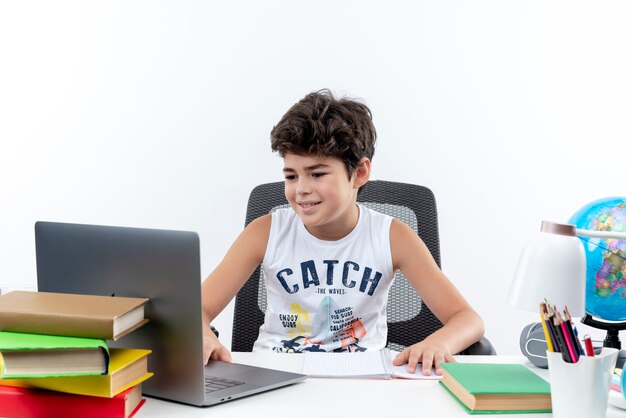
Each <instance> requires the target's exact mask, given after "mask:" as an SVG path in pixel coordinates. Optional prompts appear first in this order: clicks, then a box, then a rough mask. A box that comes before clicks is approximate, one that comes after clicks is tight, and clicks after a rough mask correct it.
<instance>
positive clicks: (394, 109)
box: [0, 0, 626, 354]
mask: <svg viewBox="0 0 626 418" xmlns="http://www.w3.org/2000/svg"><path fill="white" fill-rule="evenodd" d="M625 19H626V3H624V2H622V1H596V2H581V1H571V0H567V1H549V0H541V1H527V0H524V1H521V0H520V1H485V0H480V1H476V0H474V1H465V0H458V1H411V2H408V1H407V2H400V1H396V2H383V1H361V0H353V1H352V0H351V1H328V0H320V1H316V2H293V1H277V0H265V1H262V2H257V1H252V0H250V1H244V0H239V1H228V2H226V1H219V2H218V1H180V0H177V1H174V0H171V1H107V2H85V1H54V2H49V1H18V0H15V1H3V2H2V3H0V139H1V145H0V195H1V197H2V203H1V205H0V257H1V259H0V285H1V286H2V287H9V288H11V287H13V288H15V287H17V288H33V287H34V286H35V285H36V271H35V254H34V234H33V224H34V222H35V221H36V220H53V221H62V222H77V223H97V224H112V225H125V226H139V227H155V228H169V229H186V230H195V231H198V232H199V233H200V236H201V240H202V263H203V267H202V269H203V276H204V275H206V274H208V273H209V272H210V271H211V269H212V268H213V267H214V266H215V265H216V263H217V262H218V261H219V260H220V258H221V256H222V255H223V253H224V252H225V251H226V249H227V248H228V246H229V245H230V243H231V241H232V240H233V239H234V238H235V236H236V235H237V233H238V232H239V231H240V230H241V227H242V225H243V220H244V214H245V206H246V200H247V196H248V193H249V192H250V190H251V189H252V187H253V186H254V185H256V184H258V183H261V182H266V181H275V180H280V179H281V172H280V170H281V167H282V165H281V160H280V158H279V157H278V156H276V155H273V154H272V153H271V152H270V148H269V131H270V130H271V128H272V127H273V126H274V124H275V123H276V122H277V121H278V119H279V118H280V117H281V116H282V114H283V113H284V112H285V111H286V110H287V109H288V108H289V106H291V104H293V103H294V102H295V101H297V100H299V99H300V98H301V97H302V96H304V95H305V94H306V93H308V92H310V91H312V90H317V89H319V88H323V87H329V88H331V89H333V90H334V91H335V92H337V93H339V94H342V93H347V94H349V95H351V96H354V97H360V98H363V99H364V100H365V102H366V103H367V104H368V105H369V106H370V107H371V109H372V111H373V115H374V121H375V123H376V126H377V129H378V134H379V145H378V148H377V152H376V156H375V158H374V160H373V163H374V165H373V177H374V178H376V179H388V180H401V181H405V182H414V183H419V184H423V185H426V186H428V187H430V188H431V189H432V190H433V191H434V192H435V194H436V196H437V199H438V205H439V210H440V236H441V247H442V261H443V269H444V271H445V273H446V274H447V275H448V276H449V277H450V278H451V279H452V280H453V281H454V282H455V283H456V284H457V286H458V287H459V288H460V290H461V291H462V292H463V293H464V294H465V295H466V297H467V298H468V300H469V301H470V302H471V303H472V304H473V306H474V307H475V308H476V309H477V310H478V312H479V313H480V314H481V315H482V316H483V317H484V319H485V322H486V325H487V336H488V337H489V338H490V339H491V340H492V341H493V342H494V344H495V345H496V347H497V349H498V351H499V352H500V353H504V354H511V353H518V348H517V339H518V335H519V331H520V330H521V328H522V327H523V325H524V324H526V323H528V322H531V321H535V320H536V315H534V314H532V313H524V312H519V311H516V310H514V309H513V308H511V307H508V306H507V305H506V302H505V300H506V296H507V292H508V288H509V284H510V282H511V278H512V274H513V269H514V265H515V262H516V260H517V256H518V254H519V252H520V250H521V248H522V246H523V244H524V243H525V241H526V240H527V239H528V238H529V237H530V235H531V234H532V233H533V232H534V231H536V230H537V229H538V228H539V224H540V221H541V220H542V219H549V220H556V221H566V220H567V219H568V218H569V216H570V215H571V214H573V213H574V211H575V210H576V209H578V208H579V207H580V206H582V205H583V204H585V203H587V202H589V201H591V200H594V199H596V198H600V197H604V196H611V195H620V194H621V195H623V194H624V183H623V177H624V176H623V175H622V171H623V170H620V163H622V160H623V158H624V144H625V142H624V137H625V136H626V124H625V123H624V115H625V114H626V100H625V99H624V98H625V97H626V77H625V76H624V74H626V55H625V54H624V42H625V40H626V25H624V21H625ZM616 163H617V164H616ZM231 318H232V307H231V308H229V309H227V310H226V311H225V312H224V313H223V314H222V315H221V316H220V317H219V318H218V319H217V321H216V322H217V325H218V327H219V328H220V329H221V330H222V332H223V335H224V339H225V341H226V343H227V344H230V321H231Z"/></svg>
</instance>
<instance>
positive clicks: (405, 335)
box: [231, 180, 496, 355]
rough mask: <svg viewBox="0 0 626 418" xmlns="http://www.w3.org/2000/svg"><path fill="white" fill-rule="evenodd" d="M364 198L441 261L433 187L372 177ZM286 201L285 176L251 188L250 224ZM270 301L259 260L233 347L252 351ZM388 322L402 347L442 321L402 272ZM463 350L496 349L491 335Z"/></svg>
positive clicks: (241, 305)
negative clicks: (413, 234) (411, 232)
mask: <svg viewBox="0 0 626 418" xmlns="http://www.w3.org/2000/svg"><path fill="white" fill-rule="evenodd" d="M358 201H359V202H360V203H361V204H363V205H364V206H366V207H369V208H372V209H374V210H377V211H379V212H382V213H386V214H388V215H391V216H393V217H395V218H397V219H399V220H401V221H403V222H405V223H406V224H408V225H409V226H411V228H413V230H414V231H415V232H417V233H418V235H419V236H420V237H421V239H422V240H423V241H424V243H425V244H426V246H427V247H428V249H429V250H430V252H431V254H432V256H433V258H434V259H435V261H436V262H437V265H439V267H441V261H440V256H439V228H438V224H437V207H436V204H435V196H434V195H433V193H432V191H431V190H430V189H428V188H426V187H423V186H417V185H412V184H405V183H396V182H390V181H382V180H377V181H370V182H368V183H367V184H366V185H365V186H364V187H363V189H362V191H361V193H360V194H359V197H358ZM286 206H288V203H287V200H286V199H285V194H284V183H283V182H276V183H267V184H262V185H259V186H257V187H255V188H254V190H252V192H251V193H250V198H249V200H248V210H247V214H246V225H248V224H249V223H250V222H251V221H253V220H254V219H256V218H258V217H259V216H262V215H266V214H268V213H271V212H272V211H274V210H276V209H279V208H283V207H286ZM266 306H267V300H266V293H265V281H264V278H263V274H262V270H261V268H260V266H259V267H258V268H257V269H256V271H255V272H254V274H253V275H252V276H251V277H250V279H249V280H248V281H247V282H246V284H245V285H244V286H243V287H242V288H241V290H240V291H239V293H237V297H236V299H235V313H234V323H233V335H232V345H231V348H232V351H252V346H253V345H254V342H255V341H256V339H257V337H258V335H259V327H260V326H261V325H262V324H263V319H264V311H265V308H266ZM387 322H388V333H387V347H389V348H391V349H394V350H398V351H401V350H403V349H404V348H405V347H407V346H410V345H412V344H415V343H417V342H419V341H422V340H423V339H424V338H426V337H427V336H429V335H430V334H432V333H433V332H435V331H436V330H438V329H439V328H441V327H442V323H441V322H440V321H439V320H438V319H437V318H436V317H435V315H434V314H433V313H432V312H431V311H430V309H428V306H426V304H425V303H424V302H423V301H422V299H421V298H420V296H419V295H418V294H417V293H416V292H415V290H414V289H413V287H412V286H411V284H410V283H409V282H408V281H407V280H406V279H405V277H404V275H403V274H402V273H397V274H396V278H395V280H394V283H393V284H392V286H391V289H390V291H389V299H388V303H387ZM461 354H488V355H492V354H496V352H495V349H494V348H493V346H492V345H491V343H490V342H489V340H487V339H486V338H482V339H481V340H480V341H478V342H476V343H474V344H473V345H471V346H470V347H468V348H467V349H465V350H464V351H463V352H462V353H461Z"/></svg>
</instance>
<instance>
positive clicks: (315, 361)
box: [302, 348, 441, 380]
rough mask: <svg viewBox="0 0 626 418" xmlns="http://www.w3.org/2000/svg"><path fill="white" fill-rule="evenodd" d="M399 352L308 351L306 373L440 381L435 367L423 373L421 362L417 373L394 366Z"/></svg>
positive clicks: (334, 376)
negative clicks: (429, 373) (430, 371)
mask: <svg viewBox="0 0 626 418" xmlns="http://www.w3.org/2000/svg"><path fill="white" fill-rule="evenodd" d="M396 355H398V352H397V351H394V350H389V349H387V348H384V349H382V350H380V351H363V352H359V353H323V352H314V351H313V352H305V353H304V367H303V369H302V373H304V374H306V375H307V376H309V377H327V378H353V379H392V378H399V379H424V380H440V379H441V376H438V375H436V374H435V370H434V369H433V371H432V374H431V375H430V376H426V375H424V374H423V373H422V367H421V364H420V365H418V367H417V369H416V370H415V373H409V372H408V371H407V366H408V365H407V364H403V365H401V366H394V365H393V363H392V361H393V359H394V358H395V357H396Z"/></svg>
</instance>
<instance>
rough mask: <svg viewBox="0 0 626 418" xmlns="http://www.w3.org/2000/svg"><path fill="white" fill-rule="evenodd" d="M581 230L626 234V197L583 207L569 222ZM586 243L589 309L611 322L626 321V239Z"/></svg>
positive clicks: (608, 199)
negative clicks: (625, 232)
mask: <svg viewBox="0 0 626 418" xmlns="http://www.w3.org/2000/svg"><path fill="white" fill-rule="evenodd" d="M569 223H570V224H572V225H575V226H576V228H579V229H589V230H593V231H617V232H624V231H626V197H606V198H602V199H598V200H595V201H593V202H591V203H588V204H586V205H585V206H583V207H582V208H580V209H579V210H578V211H577V212H576V213H574V215H572V217H571V218H570V220H569ZM579 238H580V239H581V240H582V243H583V247H584V248H585V254H586V259H587V275H586V279H585V280H586V286H585V289H586V292H585V310H586V311H587V313H589V314H591V315H593V316H595V317H598V318H601V319H604V320H607V321H623V320H624V319H626V240H619V239H604V238H587V237H579Z"/></svg>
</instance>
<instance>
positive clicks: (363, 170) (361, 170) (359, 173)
mask: <svg viewBox="0 0 626 418" xmlns="http://www.w3.org/2000/svg"><path fill="white" fill-rule="evenodd" d="M371 164H372V163H371V161H370V159H369V158H367V157H363V158H361V159H360V160H359V163H358V165H357V166H356V170H354V187H355V188H357V189H358V188H359V187H361V186H363V185H364V184H365V183H367V182H368V181H369V179H370V170H371V167H372V166H371Z"/></svg>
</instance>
